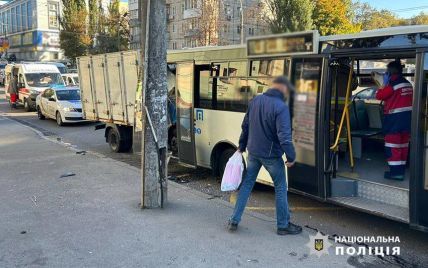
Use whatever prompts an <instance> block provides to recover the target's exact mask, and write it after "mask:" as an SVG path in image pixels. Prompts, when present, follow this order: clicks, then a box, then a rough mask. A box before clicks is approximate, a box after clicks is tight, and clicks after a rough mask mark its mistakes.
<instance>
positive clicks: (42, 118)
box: [37, 106, 45, 120]
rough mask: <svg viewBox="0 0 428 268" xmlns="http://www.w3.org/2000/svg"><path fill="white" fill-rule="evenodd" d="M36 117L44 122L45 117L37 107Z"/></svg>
mask: <svg viewBox="0 0 428 268" xmlns="http://www.w3.org/2000/svg"><path fill="white" fill-rule="evenodd" d="M37 117H38V118H39V119H40V120H45V116H44V115H43V113H42V110H41V109H40V106H37Z"/></svg>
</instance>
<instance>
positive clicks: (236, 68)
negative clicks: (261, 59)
mask: <svg viewBox="0 0 428 268" xmlns="http://www.w3.org/2000/svg"><path fill="white" fill-rule="evenodd" d="M235 76H247V62H246V61H234V62H230V63H229V77H235Z"/></svg>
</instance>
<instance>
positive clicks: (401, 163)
mask: <svg viewBox="0 0 428 268" xmlns="http://www.w3.org/2000/svg"><path fill="white" fill-rule="evenodd" d="M405 164H406V161H388V165H390V166H401V165H405Z"/></svg>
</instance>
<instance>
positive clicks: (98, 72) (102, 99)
mask: <svg viewBox="0 0 428 268" xmlns="http://www.w3.org/2000/svg"><path fill="white" fill-rule="evenodd" d="M104 58H105V56H104V55H100V56H93V57H92V73H91V75H92V79H91V80H92V90H93V93H94V99H95V106H96V109H95V110H96V112H97V113H98V114H97V117H98V118H99V119H100V120H106V121H108V120H110V119H111V115H110V105H109V96H108V90H107V87H106V80H105V73H104V72H105V71H104V69H105V67H104Z"/></svg>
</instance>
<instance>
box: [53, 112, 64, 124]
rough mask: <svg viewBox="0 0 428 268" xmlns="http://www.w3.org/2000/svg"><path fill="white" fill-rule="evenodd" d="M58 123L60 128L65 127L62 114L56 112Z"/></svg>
mask: <svg viewBox="0 0 428 268" xmlns="http://www.w3.org/2000/svg"><path fill="white" fill-rule="evenodd" d="M55 117H56V123H57V125H58V126H60V127H61V126H63V125H64V122H62V117H61V114H60V113H59V112H56V116H55Z"/></svg>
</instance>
